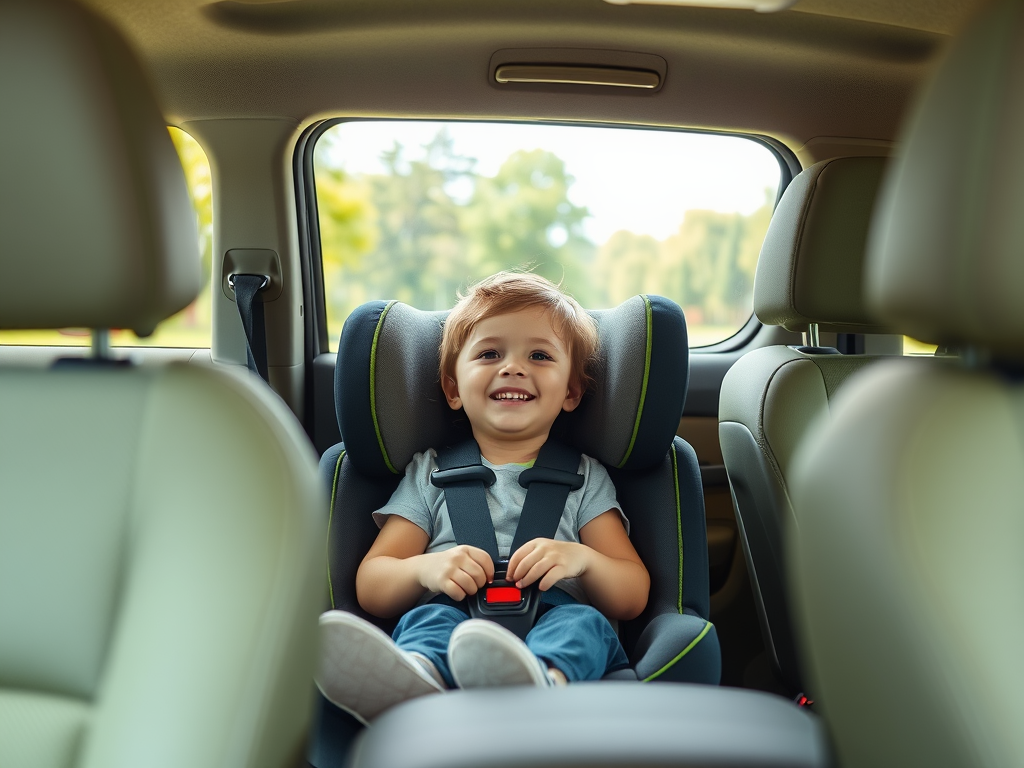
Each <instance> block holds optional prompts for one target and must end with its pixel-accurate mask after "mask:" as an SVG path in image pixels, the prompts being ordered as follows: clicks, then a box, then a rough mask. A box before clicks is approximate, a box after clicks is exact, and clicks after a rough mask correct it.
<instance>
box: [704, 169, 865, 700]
mask: <svg viewBox="0 0 1024 768" xmlns="http://www.w3.org/2000/svg"><path fill="white" fill-rule="evenodd" d="M884 166H885V160H884V159H882V158H874V157H856V158H843V159H837V160H831V161H826V162H822V163H818V164H817V165H814V166H812V167H811V168H808V169H807V170H805V171H804V172H803V173H801V174H800V175H798V176H797V177H796V178H795V179H794V180H793V183H792V184H790V186H789V187H788V188H787V189H786V192H785V194H784V195H783V198H782V200H781V201H780V203H779V206H778V208H777V209H776V211H775V215H774V216H773V218H772V222H771V225H770V227H769V230H768V236H767V238H766V240H765V244H764V247H763V248H762V250H761V258H760V260H759V261H758V265H757V279H756V282H755V286H754V297H755V308H756V311H757V313H758V317H759V319H761V320H762V321H763V322H773V323H782V324H785V325H786V326H787V327H788V328H790V329H791V330H795V329H798V328H800V327H806V325H807V323H820V324H822V325H823V326H825V327H827V328H829V329H831V330H836V329H839V330H859V331H860V332H865V331H879V330H881V329H880V328H879V327H878V326H876V325H873V324H871V318H870V316H869V314H868V313H867V311H866V310H865V309H864V306H863V300H862V299H861V298H860V293H859V292H860V288H861V274H862V270H863V261H864V244H865V241H866V239H867V231H868V225H869V217H870V212H871V210H872V207H873V204H874V199H875V194H876V191H877V188H878V185H879V183H880V181H881V175H882V171H883V169H884ZM878 359H879V358H877V357H868V356H864V355H856V356H854V355H839V354H822V353H821V352H818V351H815V350H814V349H811V348H800V349H793V348H790V347H782V346H776V347H766V348H763V349H758V350H754V351H753V352H750V353H748V354H746V355H744V356H743V357H742V358H740V360H739V361H737V362H736V363H735V364H734V365H733V366H732V368H731V369H730V370H729V372H728V373H727V374H726V376H725V380H724V381H723V382H722V393H721V402H720V404H719V412H718V418H719V439H720V442H721V444H722V456H723V458H724V460H725V466H726V470H727V471H728V474H729V483H730V487H731V489H732V493H733V499H734V502H735V504H736V510H737V513H738V517H737V519H738V522H739V527H740V536H741V541H742V542H743V545H744V554H745V555H746V558H747V566H748V572H749V574H750V578H751V586H752V588H753V593H754V602H755V605H756V606H757V609H758V616H759V618H760V621H761V632H762V636H763V638H764V642H765V648H766V651H767V654H768V657H769V661H770V662H771V665H772V668H773V669H774V671H775V673H776V676H777V678H778V679H779V681H780V683H781V684H782V686H783V687H784V688H786V689H787V691H788V692H789V693H790V694H796V693H798V692H800V691H806V690H807V682H806V680H805V679H804V676H803V674H802V672H801V664H800V660H799V653H798V651H797V646H796V640H795V639H794V635H793V620H792V616H791V612H790V607H789V598H788V596H787V584H786V576H785V557H784V532H785V531H786V530H787V529H789V528H791V527H794V526H795V525H796V521H795V519H794V517H793V510H792V505H791V502H790V498H789V483H790V480H791V476H792V463H793V455H794V454H795V452H796V450H797V448H798V447H799V445H800V443H801V442H802V441H803V440H804V438H805V436H806V434H807V431H808V429H809V428H810V426H811V425H812V424H813V423H814V422H815V420H816V419H818V418H821V417H822V416H827V414H828V413H829V408H830V401H831V400H832V398H833V397H834V396H835V394H836V393H837V392H838V391H839V390H840V388H841V387H842V386H843V385H844V383H845V382H846V381H847V379H849V378H850V377H851V376H852V375H853V374H854V373H855V372H857V371H859V370H860V369H861V368H863V367H865V366H867V365H869V364H870V363H872V362H874V361H876V360H878Z"/></svg>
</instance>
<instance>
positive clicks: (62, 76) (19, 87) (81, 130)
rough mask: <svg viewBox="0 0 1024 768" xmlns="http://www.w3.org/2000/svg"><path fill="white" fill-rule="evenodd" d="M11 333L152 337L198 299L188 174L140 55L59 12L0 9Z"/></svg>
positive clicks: (48, 2)
mask: <svg viewBox="0 0 1024 768" xmlns="http://www.w3.org/2000/svg"><path fill="white" fill-rule="evenodd" d="M0 103H2V104H3V109H0V135H2V136H3V137H4V151H3V153H2V155H0V200H2V201H3V204H2V205H0V233H2V243H0V274H2V275H3V280H0V328H66V327H84V328H130V329H133V330H135V331H136V332H137V333H139V334H140V335H148V334H150V333H151V332H152V331H153V329H154V328H155V327H156V325H157V323H159V322H160V321H161V320H163V319H164V318H166V317H169V316H170V315H172V314H174V313H175V312H177V311H178V310H180V309H182V308H184V307H185V306H187V305H188V304H189V302H191V301H192V299H194V298H195V296H196V294H197V293H198V292H199V288H200V286H201V263H200V259H199V248H198V236H197V231H196V219H195V212H194V211H193V209H192V205H191V203H190V201H189V196H188V189H187V187H186V185H185V178H184V173H183V171H182V168H181V164H180V162H179V161H178V157H177V154H176V153H175V151H174V147H173V145H172V143H171V139H170V136H169V135H168V132H167V125H166V122H165V121H164V119H163V117H162V115H161V113H160V110H159V109H158V108H157V105H156V102H155V100H154V98H153V95H152V92H151V90H150V88H149V85H148V83H147V81H146V77H145V76H144V74H143V72H142V69H141V67H140V64H139V62H138V60H137V59H136V57H135V55H134V54H133V53H132V52H131V50H129V48H128V46H127V45H126V44H125V42H124V41H123V40H122V38H121V36H120V35H119V34H118V33H117V32H115V31H114V29H113V28H111V27H110V26H109V25H108V24H107V22H105V21H103V20H102V19H100V18H98V17H96V16H94V15H93V14H92V13H91V12H90V11H88V10H87V9H84V8H81V7H79V6H77V5H73V4H71V3H64V2H59V1H58V0H40V1H39V2H5V3H3V4H0Z"/></svg>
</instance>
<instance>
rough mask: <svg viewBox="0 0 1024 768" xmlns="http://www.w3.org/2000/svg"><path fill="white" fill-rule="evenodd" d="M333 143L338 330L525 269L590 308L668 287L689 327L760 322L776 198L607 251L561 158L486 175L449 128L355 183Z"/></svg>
mask: <svg viewBox="0 0 1024 768" xmlns="http://www.w3.org/2000/svg"><path fill="white" fill-rule="evenodd" d="M329 137H330V134H326V135H325V137H324V140H323V142H324V146H323V147H318V150H317V154H316V155H315V158H314V160H315V163H316V166H315V167H316V185H317V206H318V211H319V220H320V236H321V249H322V255H323V264H324V278H325V279H324V282H325V293H326V298H327V311H328V322H329V325H330V326H331V328H332V335H336V334H337V332H338V331H339V330H340V327H341V323H342V321H343V320H344V318H345V317H346V316H347V315H348V313H349V312H350V311H351V310H352V309H354V308H355V307H356V306H357V305H358V304H360V303H362V302H363V301H366V300H368V299H371V298H395V299H399V300H401V301H405V302H407V303H409V304H412V305H414V306H417V307H420V308H421V309H446V308H448V307H450V306H452V304H453V303H454V301H455V298H456V292H457V291H458V290H459V289H460V288H465V287H466V286H467V285H468V284H470V283H471V282H473V281H475V280H478V279H480V278H482V277H485V276H487V275H489V274H492V273H494V272H496V271H498V270H501V269H508V268H516V267H520V268H529V269H534V270H535V271H537V272H538V273H540V274H542V275H544V276H545V277H548V278H551V279H552V280H554V281H556V282H559V281H560V282H562V284H563V285H564V286H565V287H566V289H567V290H569V291H570V292H571V293H572V294H573V295H575V296H576V297H577V298H578V299H579V300H580V301H581V303H583V304H584V306H589V307H595V308H596V307H602V306H613V305H615V304H618V303H619V302H621V301H623V300H624V299H626V298H628V297H629V296H632V295H634V294H636V293H658V294H662V295H666V296H669V297H670V298H673V299H675V300H676V301H678V302H679V303H680V304H682V305H683V306H684V309H685V310H686V311H687V316H688V320H689V322H690V324H691V326H694V325H712V326H730V328H731V331H734V330H735V329H736V328H738V327H739V325H740V324H742V322H743V321H744V320H745V319H746V317H748V316H749V314H750V296H751V292H752V288H753V278H754V269H755V266H756V264H757V256H758V251H759V249H760V245H761V241H762V239H763V238H764V233H765V231H766V229H767V225H768V220H769V219H770V217H771V209H772V206H771V202H772V198H771V196H770V194H769V192H768V191H766V198H765V205H764V206H763V207H762V208H760V209H759V210H757V211H756V212H754V213H753V214H751V215H749V216H744V215H741V214H735V213H732V214H727V213H719V212H715V211H701V210H691V211H687V212H686V213H685V215H684V217H683V223H682V225H681V226H680V228H679V231H678V232H677V233H676V234H674V235H672V236H671V237H669V238H667V239H665V240H663V241H659V240H657V239H655V238H653V237H651V236H649V235H640V234H636V233H633V232H629V231H620V232H617V233H615V234H614V235H613V236H612V237H611V238H610V239H609V240H608V241H607V242H606V243H604V244H603V245H601V246H600V247H597V246H596V245H595V244H594V243H592V242H591V241H590V240H589V239H588V238H587V237H586V234H585V232H584V227H583V225H584V222H585V220H586V219H587V217H588V216H589V215H590V212H589V211H588V210H587V208H586V207H585V206H580V205H577V204H575V203H574V202H573V201H572V200H571V199H570V197H569V192H570V189H571V187H572V184H573V181H574V179H573V177H572V176H571V175H570V174H569V173H568V172H567V170H566V167H565V163H564V162H563V161H562V160H561V159H560V158H559V157H557V156H556V155H555V154H553V153H551V152H548V151H545V150H542V149H534V150H518V151H515V152H513V153H512V154H511V155H509V157H508V158H507V159H506V160H505V162H504V163H503V164H502V165H501V166H500V168H499V169H498V171H497V173H495V174H494V175H493V176H488V175H483V174H479V173H478V172H477V171H476V160H475V159H473V158H468V157H462V156H459V155H457V154H456V153H455V151H454V148H453V142H452V140H451V138H450V137H449V136H448V134H447V133H446V132H445V131H444V130H442V131H441V132H439V133H438V134H437V135H436V136H435V137H434V139H433V140H432V141H431V142H429V143H428V144H427V145H426V146H424V147H422V152H420V153H418V154H417V155H416V156H415V157H411V156H410V153H409V152H408V150H407V148H405V147H403V146H401V145H400V144H397V143H396V144H395V145H394V146H393V147H392V148H391V149H390V150H388V151H387V152H385V153H384V154H383V156H382V157H381V161H382V165H383V168H384V172H383V173H377V174H362V175H351V174H347V173H346V172H344V171H343V170H341V169H340V168H338V167H336V166H332V165H331V163H330V161H329V157H330V150H331V144H330V142H331V139H330V138H329ZM731 331H730V332H731ZM724 335H729V332H727V333H725V334H724Z"/></svg>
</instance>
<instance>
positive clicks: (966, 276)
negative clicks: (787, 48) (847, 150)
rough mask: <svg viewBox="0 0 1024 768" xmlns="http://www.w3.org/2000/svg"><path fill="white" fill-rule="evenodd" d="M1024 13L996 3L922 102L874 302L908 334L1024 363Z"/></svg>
mask: <svg viewBox="0 0 1024 768" xmlns="http://www.w3.org/2000/svg"><path fill="white" fill-rule="evenodd" d="M1021 136H1024V4H1021V3H1019V2H1013V0H1009V1H1006V0H1004V1H1003V2H998V3H995V4H994V5H993V6H991V7H990V8H988V9H987V10H986V11H985V12H984V13H983V14H982V15H980V16H979V17H978V18H977V19H976V20H975V21H974V22H973V23H972V24H971V25H970V26H969V27H968V28H967V29H966V30H965V31H964V33H963V34H962V35H960V36H959V37H958V38H957V39H956V41H955V42H953V43H952V44H951V47H950V48H949V50H948V51H947V53H946V56H945V58H944V59H943V61H942V63H941V64H940V65H939V68H938V70H937V71H936V74H935V76H934V77H933V78H932V79H931V80H930V82H929V84H928V85H927V86H926V88H925V90H924V91H923V92H922V94H921V97H920V100H919V102H918V104H917V107H916V109H914V110H913V111H912V117H911V118H910V120H909V121H908V123H907V126H906V128H905V131H904V134H903V136H902V138H901V142H900V145H901V146H902V147H903V151H902V153H901V155H900V157H899V159H898V161H897V162H896V163H894V166H893V168H892V169H891V170H890V173H889V175H888V177H887V179H886V181H885V183H884V185H883V189H882V192H881V195H880V200H879V208H878V216H877V219H876V222H875V226H874V228H873V230H872V237H871V242H870V245H869V255H868V266H867V275H866V278H867V280H866V288H867V293H868V299H869V301H870V302H871V303H872V305H873V306H874V307H875V309H876V311H877V312H878V314H879V315H880V316H882V317H883V318H884V319H885V320H886V321H888V322H889V323H891V324H892V325H893V326H894V327H897V328H898V329H899V330H900V331H902V332H904V333H906V334H908V335H910V336H913V337H915V338H918V339H921V340H922V341H927V342H931V343H934V344H940V345H953V346H957V347H961V346H976V347H979V348H981V349H984V350H987V351H989V352H991V353H992V354H993V355H994V356H996V357H1002V358H1005V359H1012V360H1017V361H1019V360H1021V359H1024V226H1022V221H1024V219H1022V217H1021V211H1022V210H1024V144H1022V143H1021Z"/></svg>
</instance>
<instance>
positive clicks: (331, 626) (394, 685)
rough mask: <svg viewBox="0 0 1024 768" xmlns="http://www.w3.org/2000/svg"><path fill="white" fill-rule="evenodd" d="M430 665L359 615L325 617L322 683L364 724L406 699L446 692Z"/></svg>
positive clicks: (331, 698) (332, 697) (322, 688)
mask: <svg viewBox="0 0 1024 768" xmlns="http://www.w3.org/2000/svg"><path fill="white" fill-rule="evenodd" d="M428 666H429V667H433V664H430V662H429V661H427V659H425V658H423V657H422V656H419V655H418V654H412V653H407V652H406V651H403V650H402V649H401V648H399V647H398V646H397V645H395V643H394V641H393V640H392V639H391V638H390V637H388V635H387V634H386V633H385V632H382V631H381V630H380V629H378V628H377V627H375V626H374V625H373V624H371V623H370V622H368V621H365V620H363V619H361V618H359V617H358V616H355V615H353V614H351V613H346V612H345V611H328V612H327V613H325V614H323V615H322V616H320V668H319V670H318V672H317V674H316V684H317V687H318V688H319V689H320V692H321V693H323V695H324V696H326V697H327V699H328V700H329V701H332V702H333V703H335V704H337V705H338V706H339V707H341V708H342V709H344V710H345V711H346V712H350V713H351V714H352V715H354V716H355V717H356V718H358V719H359V720H361V721H362V722H364V723H367V722H369V721H370V720H373V719H374V718H375V717H377V715H379V714H380V713H381V712H383V711H384V710H386V709H388V708H389V707H393V706H394V705H395V704H400V703H401V702H403V701H405V700H406V699H412V698H415V697H417V696H424V695H426V694H428V693H440V692H441V691H443V690H444V686H443V685H442V684H441V683H439V682H438V679H435V677H434V676H433V675H432V674H431V672H430V671H429V670H428ZM434 674H436V670H434ZM438 678H440V675H438Z"/></svg>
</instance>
